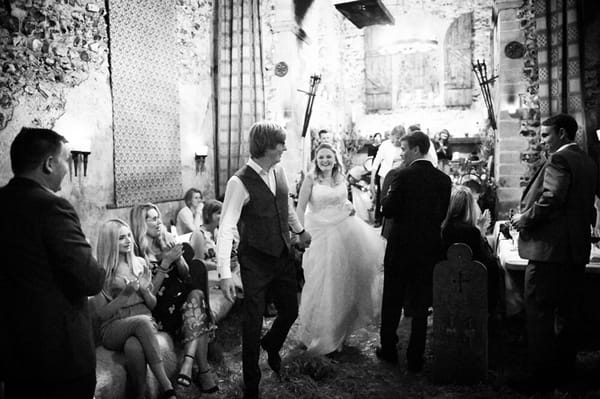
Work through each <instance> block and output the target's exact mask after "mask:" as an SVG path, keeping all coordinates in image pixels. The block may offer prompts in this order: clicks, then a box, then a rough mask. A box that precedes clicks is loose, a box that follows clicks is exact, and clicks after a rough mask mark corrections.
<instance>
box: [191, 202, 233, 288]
mask: <svg viewBox="0 0 600 399" xmlns="http://www.w3.org/2000/svg"><path fill="white" fill-rule="evenodd" d="M222 208H223V203H222V202H221V201H217V200H208V201H206V203H205V204H204V208H203V209H202V221H203V223H204V224H203V225H202V226H201V227H200V230H199V232H201V233H202V235H203V238H204V259H203V261H204V264H205V265H206V268H207V269H208V270H216V269H217V254H216V250H217V244H216V240H215V239H216V237H217V235H218V230H219V222H220V221H221V209H222ZM235 233H236V236H237V231H236V232H235ZM238 242H239V238H238V237H234V240H233V246H232V248H231V273H232V278H233V281H234V283H235V286H236V288H237V290H238V294H240V293H241V292H242V278H241V275H240V267H239V266H240V264H239V262H238V256H237V247H238ZM238 297H239V298H242V296H238Z"/></svg>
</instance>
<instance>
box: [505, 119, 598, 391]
mask: <svg viewBox="0 0 600 399" xmlns="http://www.w3.org/2000/svg"><path fill="white" fill-rule="evenodd" d="M576 133H577V122H576V121H575V119H573V118H572V117H571V116H569V115H565V114H561V115H557V116H554V117H551V118H549V119H547V120H545V121H544V122H543V123H542V127H541V139H542V143H543V144H544V145H545V146H546V149H547V150H548V153H549V154H550V155H549V158H548V160H547V161H546V163H545V164H544V165H543V166H542V167H541V168H540V170H539V171H538V172H537V174H536V175H535V176H534V177H533V179H532V180H531V181H530V183H529V185H528V186H527V187H526V188H525V191H524V192H523V196H522V199H521V211H522V213H520V214H517V215H515V216H514V217H513V219H512V223H513V225H514V226H515V227H516V228H517V229H518V230H519V231H520V233H519V256H521V257H522V258H524V259H529V263H528V265H527V268H526V269H525V306H526V313H527V335H528V346H529V360H530V366H531V371H532V375H531V377H530V378H529V379H528V380H527V381H524V382H521V384H520V385H521V386H519V384H516V385H515V387H516V388H517V389H519V388H521V389H522V390H528V391H529V392H544V391H550V390H553V389H554V388H555V385H556V383H557V382H560V378H564V377H568V376H570V375H572V373H573V371H574V367H575V357H576V348H575V337H574V331H573V322H574V318H575V315H576V312H577V302H578V298H577V295H578V293H579V292H581V289H582V279H583V275H584V271H585V265H586V264H587V263H588V261H589V258H590V247H591V241H590V238H591V237H590V226H593V225H594V223H595V209H594V195H595V194H596V192H597V189H598V187H597V170H596V166H595V164H594V162H593V161H592V159H591V158H590V157H588V156H587V154H585V153H584V152H583V151H582V150H581V149H580V148H579V147H578V146H577V144H576V143H575V142H574V139H575V134H576Z"/></svg>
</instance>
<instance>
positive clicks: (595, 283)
mask: <svg viewBox="0 0 600 399" xmlns="http://www.w3.org/2000/svg"><path fill="white" fill-rule="evenodd" d="M504 223H506V221H498V222H496V224H495V226H494V230H493V233H492V237H491V241H492V247H493V248H494V249H495V251H496V254H497V256H498V260H499V263H500V267H501V268H502V270H503V272H504V287H503V288H504V292H503V293H502V294H503V295H504V301H505V304H506V316H507V317H511V316H516V315H519V314H522V313H523V314H524V311H525V302H524V295H523V293H524V277H525V267H526V266H527V263H528V260H527V259H523V258H521V257H520V256H519V251H518V247H517V245H518V244H517V242H518V235H517V236H515V237H514V241H513V239H506V238H504V236H503V234H502V233H501V232H500V226H501V225H502V224H504ZM582 296H583V298H582V307H581V311H582V313H581V319H582V324H581V332H582V333H587V332H593V331H595V332H596V333H598V332H600V249H599V248H597V247H596V246H595V245H592V251H591V254H590V262H589V263H588V264H587V265H586V268H585V280H584V287H583V292H582ZM595 335H598V334H595Z"/></svg>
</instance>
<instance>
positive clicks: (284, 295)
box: [217, 122, 311, 399]
mask: <svg viewBox="0 0 600 399" xmlns="http://www.w3.org/2000/svg"><path fill="white" fill-rule="evenodd" d="M248 140H249V146H250V160H248V163H247V164H246V165H245V166H244V167H242V168H241V169H240V170H238V171H237V172H236V173H235V175H234V176H232V177H231V178H230V179H229V181H228V182H227V188H226V190H225V200H224V203H223V210H222V212H221V221H220V231H219V237H218V240H217V243H218V245H217V263H218V267H217V272H218V274H219V278H220V279H221V289H222V290H223V293H224V295H225V298H227V299H228V300H230V301H233V300H234V298H235V287H234V284H233V281H232V279H231V270H230V257H231V247H232V242H233V238H234V234H235V229H236V227H237V228H238V229H239V235H240V242H239V246H238V259H239V262H240V267H241V273H242V284H243V286H244V299H243V302H242V309H243V313H244V316H243V317H244V318H243V325H242V329H243V332H242V363H243V372H244V384H245V391H244V398H246V399H250V398H258V392H259V389H258V384H259V382H260V368H259V367H258V358H259V355H260V347H259V345H260V346H262V348H263V349H264V350H265V351H266V352H267V356H268V363H269V366H270V367H271V369H272V370H273V371H275V372H276V373H279V371H280V369H281V358H280V357H279V350H280V349H281V346H282V345H283V342H284V341H285V338H286V336H287V333H288V331H289V329H290V327H291V326H292V324H293V323H294V321H295V320H296V317H297V316H298V297H297V295H296V292H297V284H296V269H295V268H294V265H293V263H292V262H291V260H290V255H289V254H290V230H291V231H292V232H293V233H294V234H297V235H298V236H299V239H300V240H299V241H300V243H301V245H303V246H308V245H310V238H311V237H310V234H309V233H308V232H307V231H306V230H304V228H303V227H302V225H301V224H300V222H299V221H298V218H297V216H296V212H294V209H292V208H290V207H289V206H288V199H289V196H288V184H287V178H286V175H285V172H284V170H283V168H282V167H281V166H279V165H278V163H279V161H280V160H281V155H282V154H283V152H284V151H285V150H286V147H285V131H284V130H283V128H282V127H281V126H279V125H277V124H275V123H271V122H257V123H255V124H254V125H252V127H251V128H250V134H249V139H248ZM267 291H269V292H270V293H272V295H273V299H274V303H275V306H276V308H277V314H278V316H277V318H276V319H275V321H274V322H273V325H272V326H271V329H270V330H269V331H268V332H267V333H266V334H265V335H264V337H263V338H262V339H261V338H260V332H261V328H262V320H263V313H264V310H265V295H266V293H267Z"/></svg>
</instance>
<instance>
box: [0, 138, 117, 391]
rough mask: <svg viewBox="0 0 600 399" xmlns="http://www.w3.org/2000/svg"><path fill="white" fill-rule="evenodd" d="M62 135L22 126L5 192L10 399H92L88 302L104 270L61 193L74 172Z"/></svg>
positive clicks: (0, 352) (4, 333) (2, 314)
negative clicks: (57, 193)
mask: <svg viewBox="0 0 600 399" xmlns="http://www.w3.org/2000/svg"><path fill="white" fill-rule="evenodd" d="M69 157H70V152H69V150H68V148H67V146H66V140H65V138H64V137H63V136H61V135H59V134H58V133H56V132H54V131H52V130H49V129H34V128H23V129H21V132H20V133H19V134H18V135H17V136H16V137H15V140H14V141H13V143H12V145H11V147H10V161H11V167H12V170H13V173H14V174H15V176H14V177H13V178H12V179H11V180H10V182H9V183H8V184H7V185H6V186H4V187H2V188H0V209H3V210H5V211H6V212H5V214H4V216H3V220H2V223H0V232H1V234H0V252H1V253H2V254H3V257H4V258H3V260H2V264H1V265H0V323H1V325H2V327H0V379H2V380H4V382H5V388H6V392H5V394H6V399H12V398H45V399H54V398H61V399H63V398H66V399H71V398H72V399H91V398H92V397H93V396H94V390H95V386H96V351H95V345H94V339H93V337H92V326H91V321H90V315H89V313H88V303H87V301H88V299H87V297H88V296H91V295H95V294H97V293H98V292H100V290H101V289H102V285H103V283H104V278H105V272H104V269H103V268H102V267H100V266H99V265H98V263H97V262H96V260H95V259H94V257H93V256H92V248H91V247H90V244H89V243H88V242H87V241H86V239H85V236H84V234H83V232H82V231H81V225H80V223H79V218H78V217H77V214H76V213H75V210H74V209H73V206H72V205H71V204H70V203H69V202H68V201H67V200H66V199H64V198H61V197H59V196H57V195H56V194H55V193H56V192H57V191H60V189H61V183H62V181H63V178H64V177H65V175H66V173H67V171H68V170H69Z"/></svg>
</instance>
